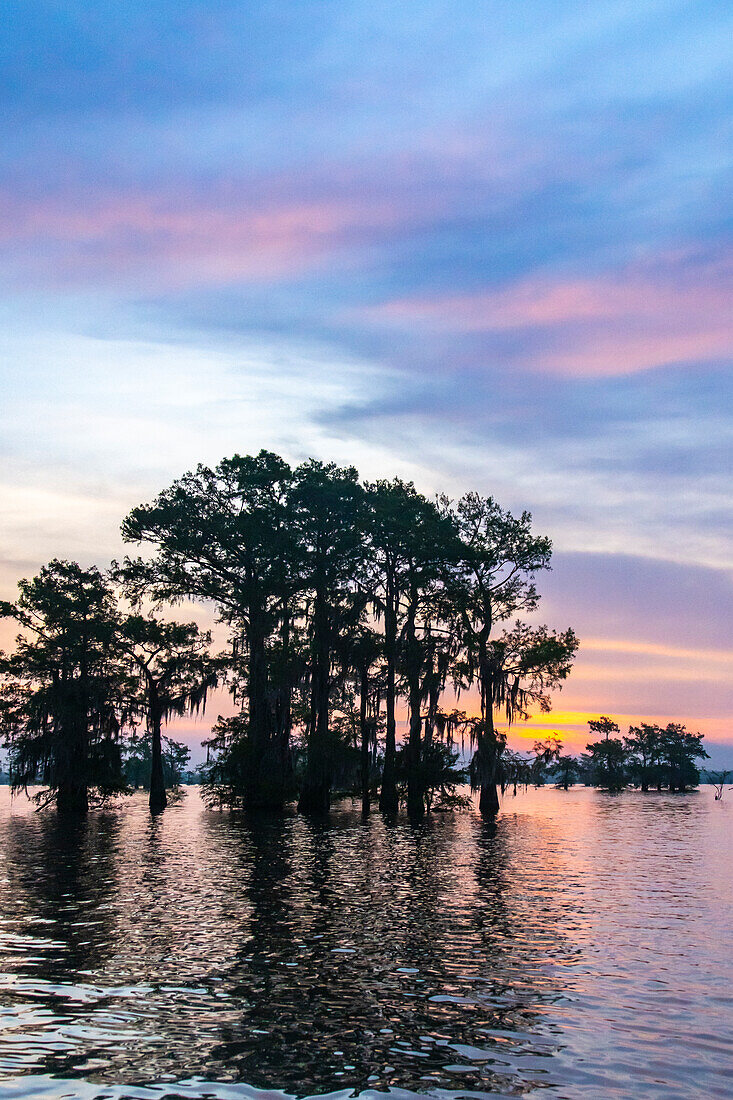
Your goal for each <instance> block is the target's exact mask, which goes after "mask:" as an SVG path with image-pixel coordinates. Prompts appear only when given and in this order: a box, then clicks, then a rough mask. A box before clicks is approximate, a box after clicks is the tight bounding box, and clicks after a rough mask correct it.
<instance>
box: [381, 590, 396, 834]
mask: <svg viewBox="0 0 733 1100" xmlns="http://www.w3.org/2000/svg"><path fill="white" fill-rule="evenodd" d="M384 650H385V657H386V659H387V690H386V705H387V706H386V709H387V730H386V738H385V745H384V769H383V771H382V788H381V790H380V792H379V809H380V810H381V812H382V813H383V814H395V813H397V808H398V798H397V781H396V776H395V753H396V751H397V745H396V725H395V664H396V657H397V612H396V608H395V606H394V597H393V595H392V594H391V593H388V598H387V607H386V610H385V615H384Z"/></svg>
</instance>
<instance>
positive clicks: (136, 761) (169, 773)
mask: <svg viewBox="0 0 733 1100" xmlns="http://www.w3.org/2000/svg"><path fill="white" fill-rule="evenodd" d="M190 758H191V750H190V749H189V747H188V745H184V744H183V743H182V742H181V741H174V740H173V738H171V737H163V738H162V749H161V761H162V765H163V783H164V787H165V788H166V789H169V788H171V787H177V786H178V785H179V784H180V783H181V782H182V781H183V780H184V776H185V775H186V774H189V773H187V772H186V765H187V764H188V762H189V760H190ZM151 765H152V738H151V736H150V734H149V733H148V732H147V731H145V732H144V733H139V732H137V731H135V730H134V731H133V732H132V733H130V734H128V736H127V737H126V738H125V740H124V742H123V769H124V774H125V779H126V781H127V782H128V783H129V784H130V786H131V787H136V788H137V787H145V788H146V789H147V790H150V776H151V771H152V766H151Z"/></svg>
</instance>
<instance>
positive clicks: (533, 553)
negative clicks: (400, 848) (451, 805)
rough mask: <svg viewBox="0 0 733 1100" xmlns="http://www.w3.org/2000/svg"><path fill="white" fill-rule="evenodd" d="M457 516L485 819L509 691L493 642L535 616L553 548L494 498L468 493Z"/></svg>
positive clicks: (459, 600) (459, 607) (466, 679)
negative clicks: (516, 620) (511, 623)
mask: <svg viewBox="0 0 733 1100" xmlns="http://www.w3.org/2000/svg"><path fill="white" fill-rule="evenodd" d="M455 516H456V523H457V527H458V533H459V536H460V539H461V543H462V548H461V565H460V573H459V578H458V583H457V585H456V591H455V599H456V613H457V615H458V616H459V617H460V634H461V639H462V643H463V648H464V650H465V660H464V669H463V672H462V675H459V682H460V681H462V682H463V683H464V684H465V685H466V686H471V685H472V684H475V685H476V687H477V688H478V692H479V703H480V720H479V722H478V723H477V724H476V725H475V728H474V737H475V741H476V759H475V761H474V768H473V781H474V783H475V784H476V786H477V788H478V789H479V791H480V796H479V808H480V811H481V813H482V814H483V815H484V816H492V815H494V814H495V813H496V812H497V811H498V808H499V798H498V794H497V782H498V781H499V780H500V763H499V762H500V758H501V754H502V752H503V749H504V745H505V743H506V738H505V737H504V736H502V735H501V734H499V733H497V730H496V727H495V725H494V709H495V707H496V706H497V705H498V704H499V702H500V699H501V698H503V697H504V696H505V695H506V690H507V684H506V681H505V677H504V676H503V672H502V669H501V661H500V660H499V661H498V662H497V657H498V656H499V654H498V653H497V652H496V651H492V648H491V636H492V632H493V630H494V628H495V626H496V625H497V624H498V623H501V622H502V621H505V620H506V619H509V618H511V617H512V616H514V615H516V614H517V613H518V612H522V611H533V610H534V609H535V608H536V606H537V602H538V599H539V597H538V595H537V591H536V588H535V585H534V579H533V578H534V574H535V573H536V572H538V571H539V570H541V569H548V568H549V565H550V557H551V554H552V544H551V542H550V540H549V539H548V538H544V537H541V536H536V535H533V534H532V529H531V524H532V517H531V516H530V514H529V513H528V512H523V513H522V515H521V516H520V517H519V518H518V519H517V518H515V517H514V516H512V515H511V513H509V512H507V511H504V510H502V509H501V508H500V507H499V505H498V504H497V503H496V501H495V500H494V499H493V498H492V497H482V496H479V494H478V493H466V495H465V496H463V497H462V498H461V500H459V501H458V504H457V506H456V508H455Z"/></svg>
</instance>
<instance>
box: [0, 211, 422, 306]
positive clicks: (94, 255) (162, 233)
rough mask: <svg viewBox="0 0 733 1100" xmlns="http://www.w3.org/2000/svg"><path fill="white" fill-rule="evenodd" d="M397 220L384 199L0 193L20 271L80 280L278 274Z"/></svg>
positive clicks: (3, 226) (0, 219)
mask: <svg viewBox="0 0 733 1100" xmlns="http://www.w3.org/2000/svg"><path fill="white" fill-rule="evenodd" d="M401 218H402V214H401V212H400V210H399V209H397V208H396V207H395V206H394V205H393V204H391V203H390V202H388V201H387V200H385V199H383V198H382V199H380V198H373V199H369V198H365V199H363V200H358V199H351V198H348V197H347V198H340V197H327V198H322V199H314V200H311V201H308V200H288V199H280V200H273V201H269V202H268V201H265V202H262V201H256V200H252V199H246V198H243V199H240V200H237V199H234V200H232V201H219V202H216V201H212V202H207V201H205V200H202V199H201V198H199V197H197V196H195V195H194V196H174V195H164V194H153V193H150V194H146V193H139V194H128V195H120V196H110V197H106V198H104V199H101V200H100V199H96V200H94V201H93V202H90V203H89V204H88V205H83V204H82V203H81V202H79V201H77V200H69V201H65V200H62V199H56V200H42V201H37V202H29V201H25V202H21V201H18V200H9V199H7V198H5V199H3V198H2V197H1V196H0V241H2V242H3V243H4V245H5V248H6V252H9V253H10V254H11V257H12V259H13V260H14V262H15V267H16V268H18V267H20V269H21V271H25V272H28V271H29V269H30V271H31V272H32V273H38V271H39V270H44V269H45V270H46V271H47V273H49V274H50V273H51V272H52V271H53V272H55V274H56V276H57V278H64V279H65V278H71V279H81V280H83V279H85V278H87V277H88V276H90V275H93V274H95V273H97V274H104V273H105V272H109V273H110V274H113V275H115V276H117V275H122V276H123V277H124V275H125V274H131V275H134V276H142V277H143V278H145V273H146V272H151V274H150V278H153V279H155V280H156V281H158V280H160V279H161V277H162V279H163V281H164V282H165V283H166V285H168V286H169V285H171V283H173V284H174V285H178V284H191V283H196V282H199V281H205V282H216V281H220V280H221V281H226V280H229V279H232V278H241V279H271V278H278V277H281V276H284V275H288V274H290V273H292V272H295V271H298V270H302V269H307V268H309V267H311V266H314V265H318V264H319V263H321V262H323V260H324V259H325V258H326V257H327V256H329V255H331V254H333V253H334V252H336V251H338V250H339V249H342V248H344V246H346V245H348V244H351V243H354V242H358V241H359V240H360V239H363V238H365V237H367V236H368V235H369V234H371V233H372V232H374V231H375V230H377V231H379V230H383V229H386V228H390V227H393V226H395V225H397V224H399V223H400V222H401Z"/></svg>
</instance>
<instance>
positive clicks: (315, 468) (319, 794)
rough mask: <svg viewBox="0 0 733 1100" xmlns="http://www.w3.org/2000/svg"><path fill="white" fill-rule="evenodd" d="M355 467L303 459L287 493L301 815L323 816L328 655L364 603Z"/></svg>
mask: <svg viewBox="0 0 733 1100" xmlns="http://www.w3.org/2000/svg"><path fill="white" fill-rule="evenodd" d="M358 477H359V475H358V473H357V471H356V470H355V469H353V468H351V469H343V470H342V469H339V468H338V467H336V466H334V465H333V464H330V465H324V464H323V463H321V462H315V461H313V460H311V461H310V462H306V463H304V464H303V465H302V466H300V467H299V468H298V469H297V470H296V471H295V476H294V482H293V488H292V491H291V494H290V500H291V515H292V520H291V522H292V524H293V530H294V532H295V536H296V539H297V546H298V552H299V562H300V584H299V589H300V591H301V593H302V594H304V595H305V596H306V598H307V601H308V609H307V610H308V614H307V621H308V629H307V636H308V641H309V649H310V661H309V666H310V688H311V690H310V721H309V729H308V739H307V765H306V772H305V777H304V780H303V785H302V788H301V792H300V800H299V803H298V809H299V810H300V812H301V813H309V814H316V815H322V814H326V813H328V810H329V806H330V801H331V783H332V760H333V756H334V752H333V748H332V746H331V730H330V726H329V704H330V696H331V665H332V660H333V652H334V649H335V648H336V646H337V644H338V639H339V638H340V636H341V634H342V632H343V631H344V630H345V629H354V628H355V627H356V626H357V625H358V622H359V619H360V617H361V611H362V610H363V607H364V602H365V601H364V598H363V596H359V595H357V590H356V582H357V581H358V580H359V578H360V574H361V572H362V562H363V558H364V550H363V547H364V534H365V524H364V513H365V509H364V503H363V502H364V491H363V489H362V488H361V486H360V485H359V481H358Z"/></svg>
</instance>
